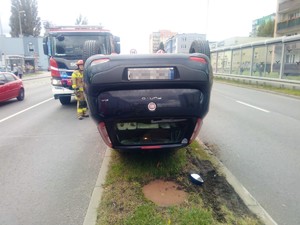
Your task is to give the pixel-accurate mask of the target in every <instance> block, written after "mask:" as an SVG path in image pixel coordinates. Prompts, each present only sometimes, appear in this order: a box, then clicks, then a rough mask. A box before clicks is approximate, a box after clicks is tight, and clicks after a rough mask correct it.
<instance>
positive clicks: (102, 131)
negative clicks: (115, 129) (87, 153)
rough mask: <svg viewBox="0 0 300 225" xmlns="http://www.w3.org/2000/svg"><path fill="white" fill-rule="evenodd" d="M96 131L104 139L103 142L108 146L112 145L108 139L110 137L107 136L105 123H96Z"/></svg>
mask: <svg viewBox="0 0 300 225" xmlns="http://www.w3.org/2000/svg"><path fill="white" fill-rule="evenodd" d="M98 131H99V133H100V135H101V137H102V139H103V141H104V143H105V144H106V145H107V146H108V147H110V148H111V147H112V143H111V141H110V138H109V136H108V133H107V130H106V127H105V123H104V122H101V123H99V124H98Z"/></svg>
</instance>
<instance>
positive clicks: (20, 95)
mask: <svg viewBox="0 0 300 225" xmlns="http://www.w3.org/2000/svg"><path fill="white" fill-rule="evenodd" d="M24 98H25V90H24V88H21V89H20V91H19V95H18V96H17V99H18V101H23V100H24Z"/></svg>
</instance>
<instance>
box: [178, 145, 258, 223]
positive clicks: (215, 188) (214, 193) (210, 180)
mask: <svg viewBox="0 0 300 225" xmlns="http://www.w3.org/2000/svg"><path fill="white" fill-rule="evenodd" d="M187 151H188V154H187V156H188V163H189V165H190V166H189V169H188V170H189V171H185V173H197V174H199V175H200V176H201V177H202V179H203V180H204V183H203V185H202V186H198V185H194V184H192V183H188V184H187V183H186V184H185V185H184V188H185V190H186V191H187V192H196V193H200V194H201V196H202V199H203V202H204V204H206V205H208V206H209V207H210V208H211V209H212V210H213V214H214V217H215V218H216V219H217V220H218V221H219V222H226V219H225V215H224V212H223V210H222V208H221V207H222V206H226V207H227V208H228V209H229V210H230V211H232V212H233V213H234V214H235V215H236V216H238V217H243V216H249V217H253V218H257V216H256V215H255V214H254V213H252V212H251V211H250V210H249V208H248V207H247V206H246V205H245V203H244V202H243V200H242V199H241V198H240V196H239V195H238V194H237V193H236V192H235V190H234V189H233V187H232V186H231V185H230V184H229V183H228V182H227V180H226V178H225V177H224V176H223V175H221V174H219V173H218V171H217V169H216V168H215V167H214V166H213V164H212V163H211V162H210V161H209V160H201V159H199V158H197V157H194V156H192V154H191V153H190V152H191V149H189V147H188V148H187Z"/></svg>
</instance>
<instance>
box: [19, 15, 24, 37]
mask: <svg viewBox="0 0 300 225" xmlns="http://www.w3.org/2000/svg"><path fill="white" fill-rule="evenodd" d="M21 13H23V15H24V13H25V11H24V10H21V11H19V26H20V36H19V37H23V33H22V23H21Z"/></svg>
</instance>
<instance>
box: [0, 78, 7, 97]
mask: <svg viewBox="0 0 300 225" xmlns="http://www.w3.org/2000/svg"><path fill="white" fill-rule="evenodd" d="M6 84H7V80H6V77H5V76H4V73H1V74H0V102H2V101H5V100H7V99H8V91H7V90H8V89H7V87H8V86H7V85H6Z"/></svg>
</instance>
